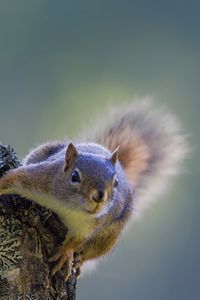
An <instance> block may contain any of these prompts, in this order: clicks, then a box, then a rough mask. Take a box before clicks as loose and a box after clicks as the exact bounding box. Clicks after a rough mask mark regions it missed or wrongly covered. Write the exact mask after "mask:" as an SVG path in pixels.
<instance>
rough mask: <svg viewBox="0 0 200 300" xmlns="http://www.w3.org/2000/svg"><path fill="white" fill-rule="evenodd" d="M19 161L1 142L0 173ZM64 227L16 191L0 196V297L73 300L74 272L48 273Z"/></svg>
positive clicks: (55, 217)
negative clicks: (66, 277)
mask: <svg viewBox="0 0 200 300" xmlns="http://www.w3.org/2000/svg"><path fill="white" fill-rule="evenodd" d="M19 165H20V162H19V160H18V158H17V155H16V153H15V152H14V150H13V149H12V148H11V147H10V146H3V145H0V176H3V174H4V173H5V172H6V171H8V170H9V169H11V168H17V167H18V166H19ZM66 234H67V230H66V228H65V227H64V225H63V224H62V223H61V222H60V220H59V219H58V217H57V216H56V215H55V214H54V213H53V212H52V211H50V210H47V209H45V208H44V207H41V206H39V205H37V204H36V203H34V202H32V201H29V200H27V199H23V198H21V197H19V196H18V195H4V196H1V197H0V299H2V300H8V299H9V300H16V299H17V300H22V299H24V300H25V299H26V300H39V299H48V300H61V299H62V300H74V299H75V296H76V295H75V294H76V293H75V292H76V275H75V274H72V275H71V276H70V279H69V280H68V282H67V283H65V282H64V281H63V276H62V271H61V272H58V273H57V274H56V275H55V276H54V277H51V275H50V271H51V267H52V266H50V264H49V263H48V257H49V256H51V255H52V253H54V252H55V250H56V247H57V246H58V245H59V244H60V243H61V242H62V240H64V238H65V236H66Z"/></svg>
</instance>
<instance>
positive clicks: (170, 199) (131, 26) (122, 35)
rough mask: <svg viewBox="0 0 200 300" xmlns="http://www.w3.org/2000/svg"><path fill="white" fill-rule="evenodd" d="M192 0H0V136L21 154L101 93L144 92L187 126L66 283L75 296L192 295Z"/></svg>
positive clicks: (198, 57)
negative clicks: (180, 153) (186, 144)
mask: <svg viewBox="0 0 200 300" xmlns="http://www.w3.org/2000/svg"><path fill="white" fill-rule="evenodd" d="M199 11H200V4H199V1H178V0H174V1H171V0H169V1H155V0H152V1H147V0H146V1H144V0H140V1H137V0H136V1H128V0H124V1H118V0H106V1H105V0H102V1H96V0H92V1H88V0H85V1H80V0H79V1H78V0H77V1H75V0H74V1H44V0H34V1H25V0H23V1H22V0H18V1H10V0H7V1H2V2H1V8H0V43H1V44H0V45H1V46H0V105H1V106H0V133H1V135H0V139H1V141H2V142H3V143H8V144H11V145H12V146H13V147H14V148H15V149H16V151H17V152H18V154H19V155H20V156H21V157H23V156H24V155H25V154H26V153H27V152H28V150H29V149H30V148H32V147H34V146H35V145H37V144H39V143H41V142H44V141H47V140H52V139H59V138H63V137H66V136H68V137H73V136H77V135H79V133H80V129H82V128H83V127H84V126H85V125H87V122H88V121H89V122H90V123H91V121H95V120H96V119H98V118H99V117H100V116H101V115H102V114H103V113H104V112H105V111H106V107H107V104H108V103H112V105H115V104H117V103H121V102H125V101H127V102H130V101H133V99H135V98H140V97H144V96H147V95H149V96H153V97H155V99H156V103H158V104H159V105H162V104H164V105H166V106H168V107H169V108H170V110H171V111H172V112H174V113H175V114H177V115H178V117H179V119H180V120H181V121H182V124H183V126H184V128H185V130H186V132H187V133H188V134H189V136H190V137H189V140H190V143H191V144H192V145H193V151H192V154H191V155H190V156H189V158H188V160H187V161H186V163H185V169H186V170H187V172H185V173H184V174H183V175H182V176H181V177H179V178H177V179H176V181H175V182H174V185H173V187H172V188H171V189H170V191H169V192H168V193H167V195H165V196H164V197H162V201H160V202H158V203H157V204H155V205H154V206H153V207H152V209H150V210H148V211H147V212H146V213H145V214H144V216H143V218H142V219H141V220H140V221H139V222H137V223H136V224H134V226H131V228H130V229H129V231H128V232H127V233H126V234H125V235H124V236H123V238H122V240H121V242H120V245H119V247H118V248H117V249H116V251H115V252H114V253H113V254H112V255H111V256H110V257H108V258H107V259H106V260H104V261H102V263H101V264H100V265H99V267H98V269H97V271H96V272H94V273H91V274H90V275H88V276H85V277H83V278H81V279H80V280H79V282H78V295H77V299H78V300H86V299H95V300H100V299H109V300H112V299H115V300H121V299H124V300H128V299H134V300H161V299H162V300H169V299H170V300H177V299H178V300H179V299H181V300H190V299H192V300H193V299H195V300H196V299H200V281H199V280H200V262H199V253H200V238H199V219H200V218H199V212H200V204H199V193H200V188H199V178H200V163H199V156H198V154H199V146H200V140H199V109H200V88H199V87H200V80H199V79H200V63H199V62H200V34H199V28H200V18H199Z"/></svg>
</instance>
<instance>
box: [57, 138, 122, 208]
mask: <svg viewBox="0 0 200 300" xmlns="http://www.w3.org/2000/svg"><path fill="white" fill-rule="evenodd" d="M84 147H85V146H84ZM93 147H94V148H95V149H94V151H93V152H92V153H91V152H87V148H84V149H81V146H80V147H79V146H77V147H76V146H75V145H74V144H72V143H70V144H69V145H68V147H67V150H66V153H65V162H64V166H63V170H62V171H63V176H64V182H65V187H63V189H62V197H61V198H62V199H64V190H65V192H66V195H67V199H66V200H67V201H70V204H72V206H73V207H78V208H80V209H81V210H84V211H86V212H87V213H91V214H95V213H98V212H99V211H100V210H101V209H102V208H103V207H105V205H108V206H109V203H110V202H111V199H112V195H113V193H114V192H115V190H116V188H117V186H118V178H117V174H116V168H115V167H116V163H117V159H118V151H119V147H118V148H116V149H115V150H114V151H113V152H112V153H109V152H108V151H106V150H105V149H104V148H102V147H101V146H99V145H96V144H94V145H93ZM88 149H89V151H91V145H90V147H88ZM105 151H106V152H105Z"/></svg>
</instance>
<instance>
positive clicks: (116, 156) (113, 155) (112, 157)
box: [110, 146, 120, 165]
mask: <svg viewBox="0 0 200 300" xmlns="http://www.w3.org/2000/svg"><path fill="white" fill-rule="evenodd" d="M119 148H120V146H118V147H117V148H116V149H115V150H114V151H113V152H112V155H111V158H110V160H111V161H112V163H113V164H114V165H115V164H116V162H117V160H118V156H119Z"/></svg>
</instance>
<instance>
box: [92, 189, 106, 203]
mask: <svg viewBox="0 0 200 300" xmlns="http://www.w3.org/2000/svg"><path fill="white" fill-rule="evenodd" d="M91 198H92V200H94V201H95V202H97V203H100V202H102V201H103V199H104V191H103V190H95V191H94V192H92V195H91Z"/></svg>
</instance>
